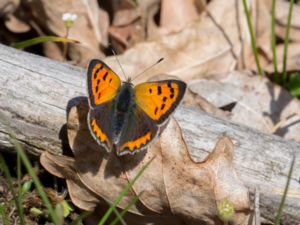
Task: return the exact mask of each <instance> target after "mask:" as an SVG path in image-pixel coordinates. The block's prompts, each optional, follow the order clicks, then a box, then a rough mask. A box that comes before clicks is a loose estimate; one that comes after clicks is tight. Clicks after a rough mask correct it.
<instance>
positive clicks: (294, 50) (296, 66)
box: [265, 42, 300, 74]
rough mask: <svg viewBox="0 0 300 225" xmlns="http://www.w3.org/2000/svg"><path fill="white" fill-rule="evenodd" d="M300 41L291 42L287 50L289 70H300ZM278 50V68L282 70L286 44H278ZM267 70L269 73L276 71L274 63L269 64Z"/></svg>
mask: <svg viewBox="0 0 300 225" xmlns="http://www.w3.org/2000/svg"><path fill="white" fill-rule="evenodd" d="M299 49H300V43H298V42H292V43H289V47H288V51H287V60H286V69H287V72H294V71H300V52H299ZM276 52H277V68H278V71H279V72H281V71H282V70H283V53H284V44H279V45H277V46H276ZM265 70H266V71H267V72H268V73H271V74H273V73H274V64H273V63H272V64H269V65H268V66H267V67H266V68H265Z"/></svg>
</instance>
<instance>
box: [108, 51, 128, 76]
mask: <svg viewBox="0 0 300 225" xmlns="http://www.w3.org/2000/svg"><path fill="white" fill-rule="evenodd" d="M110 49H111V51H112V53H113V54H114V56H115V57H116V60H117V62H118V64H119V66H120V68H121V70H122V73H123V76H124V78H125V80H127V76H126V75H125V72H124V70H123V67H122V65H121V63H120V61H119V58H118V56H117V54H116V52H115V50H114V49H113V47H112V46H111V47H110Z"/></svg>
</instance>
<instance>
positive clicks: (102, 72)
mask: <svg viewBox="0 0 300 225" xmlns="http://www.w3.org/2000/svg"><path fill="white" fill-rule="evenodd" d="M87 86H88V94H89V102H90V106H91V107H92V108H94V107H95V106H97V105H100V104H102V103H104V102H107V101H109V100H111V99H113V98H114V97H115V96H116V95H117V92H118V90H119V88H120V86H121V80H120V78H119V76H118V75H117V74H115V73H114V72H113V71H112V70H111V69H110V68H109V67H108V66H107V65H106V64H105V63H104V62H102V61H100V60H97V59H93V60H91V62H90V64H89V66H88V72H87Z"/></svg>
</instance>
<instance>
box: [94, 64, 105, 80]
mask: <svg viewBox="0 0 300 225" xmlns="http://www.w3.org/2000/svg"><path fill="white" fill-rule="evenodd" d="M102 69H103V65H101V66H100V67H99V68H98V69H96V71H95V73H94V79H97V74H98V73H99V71H100V70H102Z"/></svg>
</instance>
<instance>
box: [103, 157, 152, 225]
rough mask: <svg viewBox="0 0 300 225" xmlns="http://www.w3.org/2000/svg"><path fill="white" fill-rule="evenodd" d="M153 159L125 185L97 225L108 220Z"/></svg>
mask: <svg viewBox="0 0 300 225" xmlns="http://www.w3.org/2000/svg"><path fill="white" fill-rule="evenodd" d="M153 159H154V157H153V158H152V159H151V160H149V162H147V163H146V164H145V165H144V166H143V167H142V169H141V170H140V171H139V172H138V173H137V174H136V175H135V177H134V178H133V179H132V180H131V181H130V182H129V183H128V184H127V186H126V187H125V188H124V190H123V191H122V192H121V193H120V194H119V196H118V197H117V198H116V200H115V201H114V203H113V204H112V205H111V206H110V207H109V209H108V210H107V211H106V213H105V214H104V216H103V217H102V218H101V220H100V221H99V223H98V225H103V224H104V223H105V222H106V221H107V219H108V218H109V216H110V215H111V213H112V212H113V211H114V208H115V207H116V206H117V205H118V204H119V203H120V201H121V200H122V198H123V197H124V196H125V195H126V193H127V192H128V191H129V190H130V189H131V187H132V185H133V184H134V183H135V182H136V181H137V179H138V178H140V176H141V175H142V174H143V172H144V171H145V169H146V168H147V167H148V166H149V164H150V163H151V162H152V161H153Z"/></svg>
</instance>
